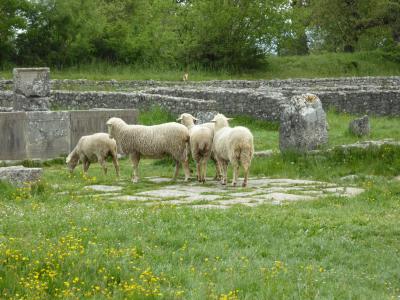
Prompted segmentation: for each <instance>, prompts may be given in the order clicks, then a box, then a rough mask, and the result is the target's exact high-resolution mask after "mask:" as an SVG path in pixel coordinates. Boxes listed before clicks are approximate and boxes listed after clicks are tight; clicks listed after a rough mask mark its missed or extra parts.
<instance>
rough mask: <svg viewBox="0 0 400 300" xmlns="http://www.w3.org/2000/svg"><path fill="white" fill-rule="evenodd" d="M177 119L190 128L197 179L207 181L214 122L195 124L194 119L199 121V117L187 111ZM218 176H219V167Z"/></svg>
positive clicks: (191, 147) (191, 149)
mask: <svg viewBox="0 0 400 300" xmlns="http://www.w3.org/2000/svg"><path fill="white" fill-rule="evenodd" d="M177 121H178V122H179V121H180V122H181V124H183V125H185V126H186V127H187V128H188V129H189V135H190V151H191V153H192V157H193V159H194V161H195V162H196V171H197V180H198V181H200V182H205V181H206V170H207V161H208V159H209V158H210V157H211V153H212V143H213V137H214V124H213V123H205V124H200V125H195V124H194V121H197V119H196V118H195V117H193V116H192V115H191V114H187V113H184V114H181V115H180V117H179V118H178V119H177ZM216 166H217V164H216ZM217 176H219V169H218V167H217Z"/></svg>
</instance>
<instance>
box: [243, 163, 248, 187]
mask: <svg viewBox="0 0 400 300" xmlns="http://www.w3.org/2000/svg"><path fill="white" fill-rule="evenodd" d="M249 169H250V168H249V166H248V165H247V164H244V165H243V170H244V180H243V183H242V187H246V186H247V180H248V178H249Z"/></svg>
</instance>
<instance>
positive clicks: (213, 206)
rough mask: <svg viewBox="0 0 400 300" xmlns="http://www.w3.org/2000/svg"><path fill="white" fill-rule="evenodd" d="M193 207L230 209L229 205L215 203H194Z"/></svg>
mask: <svg viewBox="0 0 400 300" xmlns="http://www.w3.org/2000/svg"><path fill="white" fill-rule="evenodd" d="M191 207H192V208H197V209H228V208H229V206H226V205H218V204H216V205H213V204H202V205H192V206H191Z"/></svg>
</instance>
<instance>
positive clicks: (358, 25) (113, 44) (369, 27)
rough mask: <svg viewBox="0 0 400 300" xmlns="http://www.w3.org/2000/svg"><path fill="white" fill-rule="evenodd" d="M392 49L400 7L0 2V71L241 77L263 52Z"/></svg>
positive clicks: (398, 3)
mask: <svg viewBox="0 0 400 300" xmlns="http://www.w3.org/2000/svg"><path fill="white" fill-rule="evenodd" d="M399 44H400V0H268V1H267V0H251V1H250V0H1V1H0V65H4V64H6V63H11V64H18V65H29V66H34V65H49V66H53V67H54V66H55V67H58V68H62V67H64V66H70V65H79V64H81V63H84V64H86V63H90V62H96V61H107V62H108V63H111V64H136V65H142V66H158V67H160V66H173V67H175V68H176V67H180V68H185V69H187V68H190V67H191V66H205V67H209V68H221V67H222V68H232V69H244V68H256V67H258V66H260V65H262V64H263V62H265V56H266V54H268V53H270V52H277V53H278V54H279V55H293V54H295V55H304V54H308V53H310V52H315V51H358V50H371V49H385V50H386V51H390V52H388V53H394V54H395V57H397V56H396V55H397V54H396V53H400V50H398V49H399V47H400V46H399ZM399 57H400V55H399Z"/></svg>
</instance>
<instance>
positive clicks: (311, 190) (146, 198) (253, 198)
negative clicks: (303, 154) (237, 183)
mask: <svg viewBox="0 0 400 300" xmlns="http://www.w3.org/2000/svg"><path fill="white" fill-rule="evenodd" d="M150 179H151V180H152V179H155V180H156V181H157V180H158V179H160V181H159V182H163V181H164V179H165V181H167V180H168V181H169V179H167V178H162V177H152V178H150ZM249 185H250V187H248V188H245V189H243V188H241V187H231V186H230V185H227V186H223V185H221V184H220V183H219V182H216V181H214V182H210V183H207V184H206V185H203V184H201V183H198V182H189V183H185V182H178V183H175V184H171V185H167V186H164V187H160V188H158V189H156V190H152V191H144V192H139V193H136V194H133V195H118V196H116V197H112V199H113V200H121V201H137V202H140V203H143V205H149V206H150V205H153V206H154V205H185V206H186V205H187V206H190V207H193V208H204V209H207V208H213V209H226V208H229V207H231V206H233V205H236V204H240V205H244V206H249V207H254V206H257V205H261V204H264V203H265V204H271V205H283V204H285V203H290V202H296V201H306V200H314V199H319V198H323V197H326V196H329V195H340V196H346V197H352V196H355V195H358V194H359V193H362V192H363V191H364V190H363V189H361V188H358V187H343V186H338V185H336V184H333V183H329V182H321V181H312V180H301V179H286V178H254V179H252V178H250V179H249ZM90 187H93V186H90ZM106 187H110V186H106ZM96 188H97V186H96ZM117 188H119V189H122V188H121V187H117ZM97 189H98V188H97ZM100 189H101V190H103V189H102V188H100ZM103 195H104V194H103ZM198 201H207V202H208V203H207V204H196V203H195V202H198Z"/></svg>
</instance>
